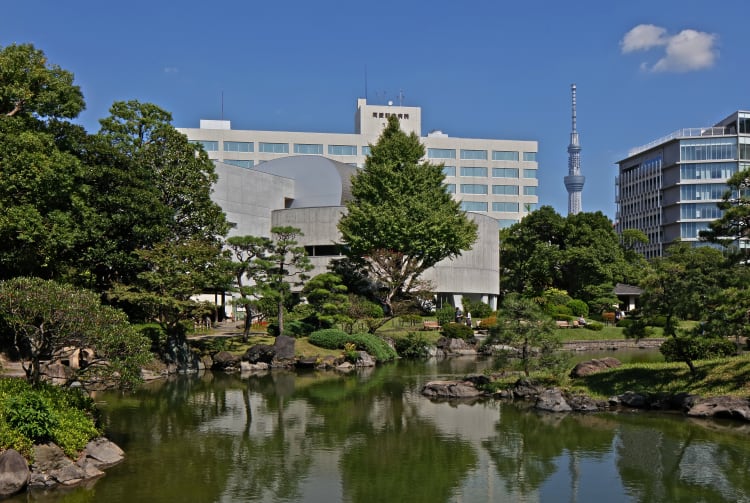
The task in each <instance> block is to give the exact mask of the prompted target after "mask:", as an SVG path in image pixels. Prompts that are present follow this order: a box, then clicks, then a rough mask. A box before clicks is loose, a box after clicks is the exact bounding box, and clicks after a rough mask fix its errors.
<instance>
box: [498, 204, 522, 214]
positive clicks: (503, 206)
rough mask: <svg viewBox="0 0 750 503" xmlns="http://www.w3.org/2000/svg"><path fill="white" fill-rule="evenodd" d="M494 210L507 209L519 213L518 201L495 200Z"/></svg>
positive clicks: (506, 210)
mask: <svg viewBox="0 0 750 503" xmlns="http://www.w3.org/2000/svg"><path fill="white" fill-rule="evenodd" d="M492 211H505V212H512V213H518V203H508V202H493V203H492Z"/></svg>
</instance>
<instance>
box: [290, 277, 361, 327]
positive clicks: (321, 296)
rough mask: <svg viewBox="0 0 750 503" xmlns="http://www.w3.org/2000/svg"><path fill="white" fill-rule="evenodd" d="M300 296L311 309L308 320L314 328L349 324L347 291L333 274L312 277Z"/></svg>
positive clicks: (339, 279)
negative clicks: (339, 323) (338, 323)
mask: <svg viewBox="0 0 750 503" xmlns="http://www.w3.org/2000/svg"><path fill="white" fill-rule="evenodd" d="M302 295H304V296H305V299H306V300H307V303H308V304H309V305H310V307H311V308H312V315H311V316H309V317H308V319H309V320H310V321H311V322H313V323H314V325H315V327H316V328H329V327H331V326H333V325H334V324H335V323H337V322H341V323H344V324H346V323H351V321H352V320H351V318H349V317H348V316H346V313H347V311H348V310H349V308H350V305H349V296H348V289H347V288H346V285H344V284H343V283H342V281H341V278H340V277H339V276H337V275H335V274H333V273H330V272H329V273H324V274H318V275H317V276H313V277H312V278H310V280H309V281H308V282H307V283H305V286H304V287H303V288H302Z"/></svg>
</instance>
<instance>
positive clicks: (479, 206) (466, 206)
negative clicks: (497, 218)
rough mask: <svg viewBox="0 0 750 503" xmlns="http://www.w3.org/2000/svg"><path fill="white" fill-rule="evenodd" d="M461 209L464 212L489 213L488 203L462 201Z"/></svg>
mask: <svg viewBox="0 0 750 503" xmlns="http://www.w3.org/2000/svg"><path fill="white" fill-rule="evenodd" d="M461 209H462V210H464V211H487V203H483V202H481V201H461Z"/></svg>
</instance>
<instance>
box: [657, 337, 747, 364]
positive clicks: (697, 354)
mask: <svg viewBox="0 0 750 503" xmlns="http://www.w3.org/2000/svg"><path fill="white" fill-rule="evenodd" d="M659 351H660V352H661V354H663V355H664V359H665V360H666V361H668V362H684V361H686V360H690V361H694V360H709V359H711V358H723V357H727V356H733V355H734V354H735V353H736V351H737V347H736V346H735V345H734V342H732V341H731V340H729V339H725V338H722V337H700V336H696V335H693V334H682V335H678V336H676V337H673V338H671V339H667V340H666V341H664V342H663V343H662V345H661V346H660V347H659Z"/></svg>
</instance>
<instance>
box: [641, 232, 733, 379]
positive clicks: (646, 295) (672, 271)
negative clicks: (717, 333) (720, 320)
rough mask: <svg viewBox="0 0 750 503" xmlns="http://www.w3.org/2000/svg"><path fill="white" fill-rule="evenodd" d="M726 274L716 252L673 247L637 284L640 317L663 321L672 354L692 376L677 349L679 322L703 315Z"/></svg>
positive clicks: (690, 363) (688, 358)
mask: <svg viewBox="0 0 750 503" xmlns="http://www.w3.org/2000/svg"><path fill="white" fill-rule="evenodd" d="M726 271H727V270H726V268H725V266H724V257H723V255H722V253H721V252H720V251H718V250H716V249H714V248H709V247H698V248H694V247H691V246H690V244H688V243H677V244H674V245H672V246H670V247H669V248H668V250H667V254H666V255H665V256H664V257H662V258H657V259H655V260H654V261H653V262H652V270H651V271H650V272H649V274H648V275H647V276H646V277H645V278H644V279H643V281H642V282H641V284H640V286H641V287H642V288H643V294H642V295H641V303H642V305H643V314H644V316H646V317H647V318H653V317H654V316H663V317H664V319H665V324H664V335H665V336H666V337H672V338H674V339H675V344H677V346H676V351H677V353H678V354H681V355H682V360H683V361H684V362H685V363H686V364H687V366H688V368H689V369H690V371H691V373H695V366H694V365H693V361H692V358H691V356H690V353H689V352H688V351H687V349H686V348H685V350H682V349H681V346H680V343H681V341H680V339H679V338H678V333H677V328H678V325H679V321H680V320H683V319H696V320H697V319H701V318H703V317H704V316H705V315H706V314H707V312H708V310H709V309H710V306H709V305H708V299H712V298H717V295H718V294H719V292H720V291H721V289H722V285H724V284H726V281H727V275H726Z"/></svg>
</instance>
